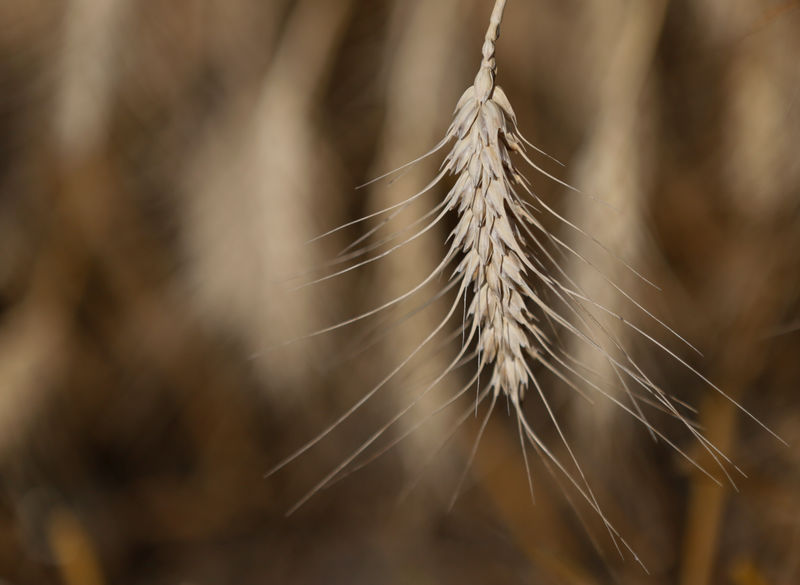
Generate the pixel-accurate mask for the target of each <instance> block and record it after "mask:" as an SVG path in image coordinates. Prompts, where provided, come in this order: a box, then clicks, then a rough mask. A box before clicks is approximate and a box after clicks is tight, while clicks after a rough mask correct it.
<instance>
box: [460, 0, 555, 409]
mask: <svg viewBox="0 0 800 585" xmlns="http://www.w3.org/2000/svg"><path fill="white" fill-rule="evenodd" d="M504 6H505V0H501V1H498V2H497V3H496V4H495V8H494V11H493V12H492V17H491V20H490V24H489V30H488V31H487V32H486V39H485V41H484V43H483V51H482V53H483V60H482V61H481V66H480V70H479V71H478V74H477V76H476V77H475V83H474V84H473V85H472V86H471V87H470V88H469V89H467V91H465V92H464V94H463V95H462V96H461V99H460V100H459V102H458V106H457V107H456V111H455V120H454V122H453V123H452V124H451V126H450V128H449V130H448V131H447V138H448V139H452V140H455V144H454V146H453V148H452V150H451V151H450V154H448V156H447V158H446V160H445V169H446V170H447V171H448V173H450V174H452V175H456V176H457V177H458V178H457V180H456V184H455V186H454V187H453V188H452V189H451V190H450V192H449V193H448V194H447V198H446V205H447V209H450V210H456V211H457V213H458V224H457V226H456V228H455V230H454V231H453V233H452V241H451V244H450V249H449V251H448V253H447V256H448V258H447V260H448V263H449V261H450V260H451V259H454V258H456V257H457V256H458V255H459V254H462V253H463V258H462V259H461V262H460V263H459V264H458V268H457V269H456V274H457V275H460V277H461V278H462V279H463V282H464V284H462V288H464V289H466V288H470V289H472V293H473V298H472V302H471V304H470V307H469V309H468V311H467V313H468V316H469V317H470V318H471V319H472V324H471V327H472V328H473V329H477V330H478V349H479V352H480V359H479V368H481V369H484V368H486V369H490V370H491V374H490V381H489V387H490V388H491V390H492V395H493V396H494V397H497V396H498V395H499V394H501V393H502V394H504V395H506V396H507V397H508V398H509V399H510V400H511V402H512V404H514V405H518V404H519V403H520V402H521V401H522V398H523V397H524V394H525V389H526V388H527V386H528V384H529V382H530V377H531V372H530V369H529V368H528V366H527V363H526V356H527V355H529V354H530V353H531V351H532V347H533V345H532V343H531V337H533V338H534V339H535V338H539V339H541V338H542V332H541V331H540V330H539V328H538V327H537V326H536V325H535V324H534V323H533V321H532V319H531V315H530V314H529V312H528V311H527V309H526V304H525V300H524V299H530V300H532V301H534V302H536V301H538V297H537V295H536V293H535V292H534V291H533V290H532V289H531V288H530V287H529V286H528V284H526V282H525V272H526V268H527V269H528V270H534V268H533V266H532V265H531V264H530V261H529V260H528V259H527V255H526V252H525V250H524V249H523V245H522V244H521V243H520V238H519V234H520V229H521V228H520V225H519V224H520V222H527V223H531V224H532V223H534V222H533V219H532V218H531V217H530V214H529V213H528V212H527V211H526V210H525V208H524V207H523V205H522V203H521V202H520V201H519V200H518V198H517V196H516V194H515V192H514V188H513V186H514V185H519V184H522V179H521V177H520V175H519V174H518V173H517V171H516V169H515V168H514V163H513V162H512V160H511V157H510V155H509V153H510V152H520V151H521V150H522V146H521V144H522V141H521V139H520V137H519V136H518V135H517V133H516V118H515V116H514V112H513V110H512V109H511V105H510V104H509V102H508V98H507V97H506V95H505V93H503V90H502V89H501V88H500V87H499V86H497V85H495V72H496V65H495V58H494V51H495V41H496V40H497V38H498V34H499V26H500V19H501V17H502V14H503V8H504Z"/></svg>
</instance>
